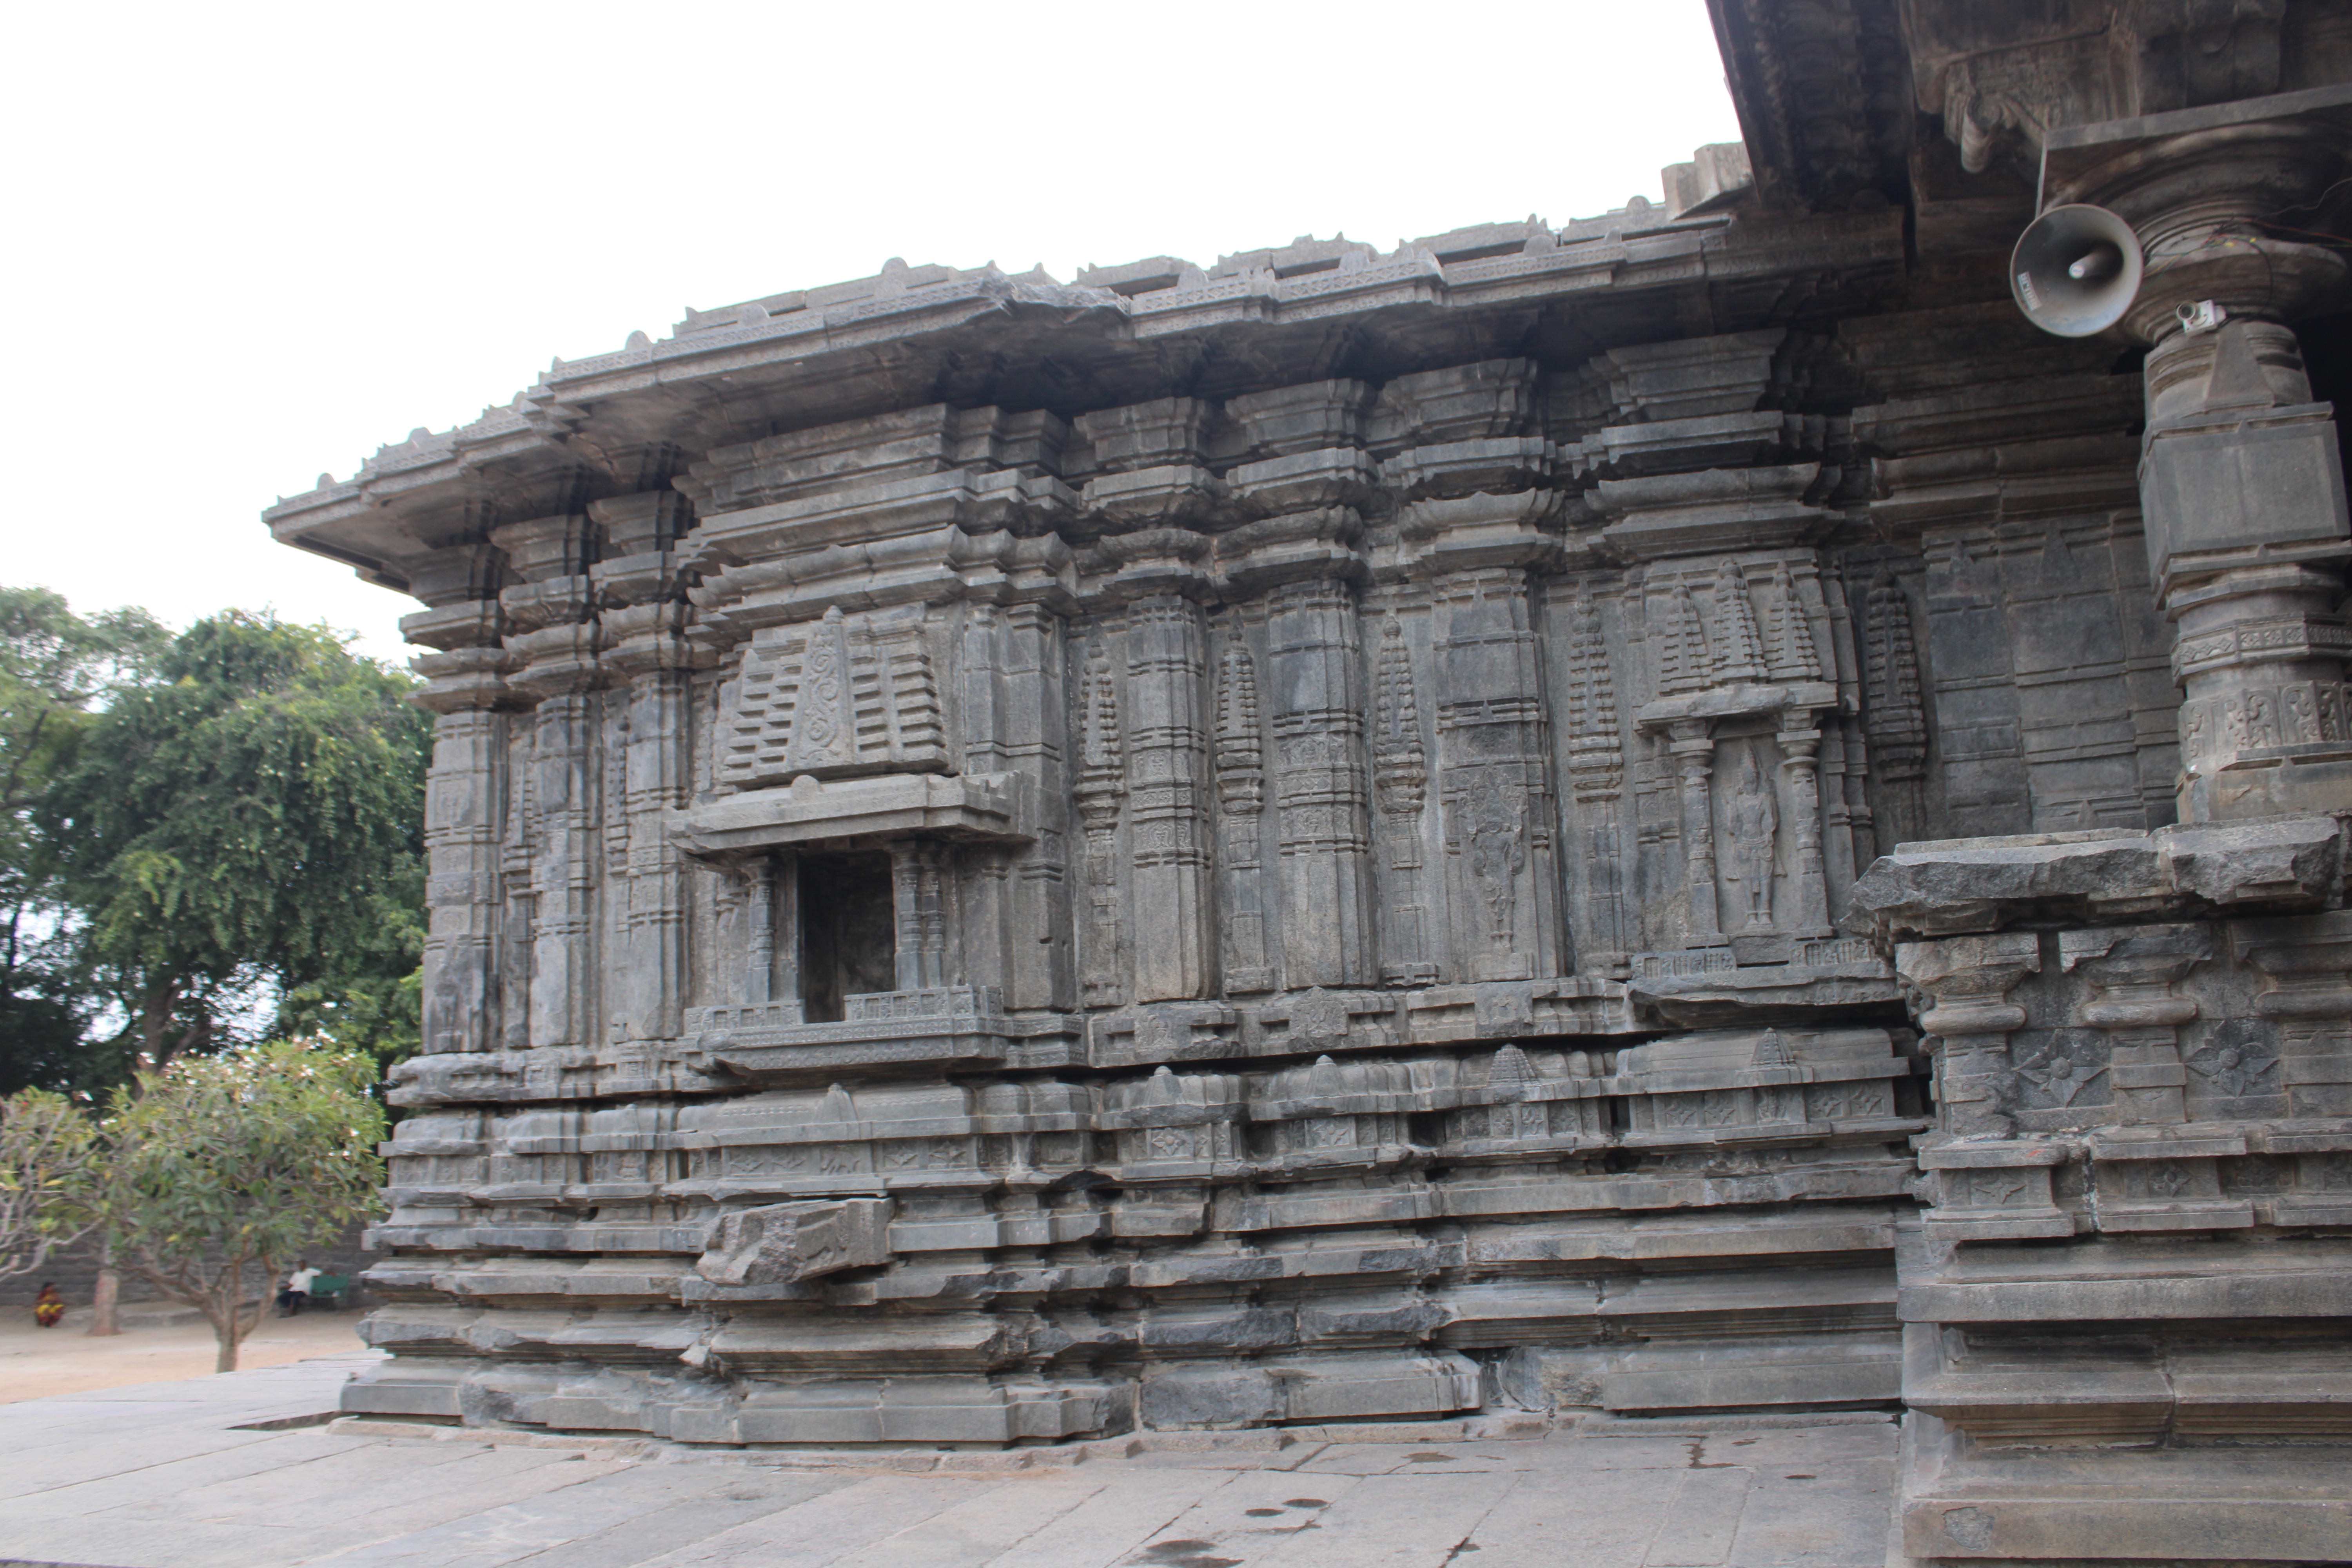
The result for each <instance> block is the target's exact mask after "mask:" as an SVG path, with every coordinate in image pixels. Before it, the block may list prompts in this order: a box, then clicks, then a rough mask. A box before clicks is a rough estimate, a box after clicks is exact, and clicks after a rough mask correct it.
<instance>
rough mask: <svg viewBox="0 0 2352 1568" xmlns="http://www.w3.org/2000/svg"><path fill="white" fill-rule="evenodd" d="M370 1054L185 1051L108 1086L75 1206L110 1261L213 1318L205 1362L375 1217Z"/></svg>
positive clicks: (380, 1131)
mask: <svg viewBox="0 0 2352 1568" xmlns="http://www.w3.org/2000/svg"><path fill="white" fill-rule="evenodd" d="M375 1076H376V1068H375V1062H374V1060H373V1058H370V1057H367V1056H365V1055H362V1054H361V1053H359V1052H355V1051H332V1050H326V1049H321V1048H319V1047H312V1046H309V1045H305V1044H303V1043H301V1042H299V1041H292V1042H289V1041H278V1042H273V1043H271V1044H267V1045H260V1046H252V1047H246V1048H244V1049H241V1050H236V1051H231V1052H227V1053H225V1054H223V1055H220V1056H215V1057H184V1058H181V1059H180V1060H178V1061H175V1062H173V1063H172V1064H171V1066H169V1067H167V1068H164V1069H163V1071H161V1072H142V1073H141V1074H140V1075H139V1077H138V1079H137V1081H136V1083H135V1084H134V1085H132V1086H130V1087H126V1088H121V1089H116V1090H115V1094H114V1100H113V1104H112V1107H111V1111H110V1115H109V1116H108V1117H107V1119H106V1121H105V1124H104V1127H103V1130H102V1131H103V1135H104V1137H105V1140H106V1152H105V1157H104V1159H103V1160H102V1161H101V1162H100V1163H99V1164H98V1167H97V1173H96V1175H95V1176H94V1177H93V1178H92V1179H91V1180H90V1181H89V1182H88V1183H86V1184H83V1186H82V1187H81V1189H80V1197H79V1210H80V1212H82V1213H83V1214H85V1215H89V1216H91V1217H93V1218H98V1219H100V1220H101V1221H102V1222H103V1223H104V1224H105V1225H106V1226H108V1227H109V1229H110V1232H111V1234H112V1236H113V1237H114V1244H115V1249H116V1256H117V1258H118V1261H119V1262H120V1264H121V1267H122V1268H125V1269H126V1270H128V1271H129V1272H130V1273H131V1274H134V1275H136V1276H137V1277H138V1278H140V1279H143V1280H145V1281H146V1282H147V1283H148V1284H150V1285H152V1286H153V1287H154V1288H155V1289H157V1290H159V1291H161V1292H162V1293H163V1295H165V1296H167V1297H169V1298H170V1299H172V1300H175V1301H183V1302H185V1303H187V1304H188V1305H189V1306H192V1307H195V1308H197V1309H198V1310H201V1311H203V1313H204V1314H205V1321H208V1322H210V1323H211V1324H212V1326H213V1337H214V1340H215V1342H216V1343H217V1344H218V1346H219V1347H220V1353H219V1358H218V1361H217V1363H216V1364H217V1369H218V1370H219V1371H222V1372H234V1371H236V1352H237V1347H238V1346H239V1345H240V1344H242V1343H243V1342H245V1337H246V1336H247V1334H249V1333H251V1332H252V1331H253V1330H254V1326H255V1325H256V1324H257V1323H258V1322H259V1321H261V1314H262V1313H263V1312H264V1311H266V1310H268V1305H269V1301H270V1300H271V1297H272V1295H273V1293H274V1291H275V1289H276V1286H277V1283H278V1277H279V1275H280V1274H281V1273H283V1271H284V1270H285V1268H286V1266H287V1265H288V1264H289V1262H291V1261H292V1260H293V1259H294V1258H296V1257H297V1256H299V1254H300V1253H302V1252H303V1251H304V1250H306V1249H307V1248H310V1247H322V1246H324V1245H326V1244H327V1243H329V1242H331V1241H333V1240H334V1239H335V1238H336V1237H339V1236H341V1234H342V1233H343V1232H344V1231H345V1230H347V1229H348V1228H350V1226H352V1224H353V1223H354V1222H356V1221H358V1220H360V1219H362V1218H365V1217H367V1216H369V1215H373V1213H375V1212H376V1203H377V1197H376V1189H377V1187H378V1186H379V1185H381V1184H382V1183H383V1161H382V1160H381V1159H380V1158H378V1157H377V1154H376V1145H377V1143H378V1142H381V1141H382V1139H383V1135H384V1115H383V1106H382V1105H380V1104H379V1103H377V1101H376V1099H375V1097H374V1095H373V1092H372V1089H373V1085H374V1083H375Z"/></svg>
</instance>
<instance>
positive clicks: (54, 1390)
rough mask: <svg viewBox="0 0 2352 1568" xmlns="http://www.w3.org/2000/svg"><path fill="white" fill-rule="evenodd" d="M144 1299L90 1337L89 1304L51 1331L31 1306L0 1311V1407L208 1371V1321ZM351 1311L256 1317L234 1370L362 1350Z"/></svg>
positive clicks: (356, 1317)
mask: <svg viewBox="0 0 2352 1568" xmlns="http://www.w3.org/2000/svg"><path fill="white" fill-rule="evenodd" d="M161 1316H162V1314H161V1313H160V1312H159V1310H157V1309H156V1308H154V1307H152V1306H148V1305H146V1304H145V1303H142V1304H140V1305H139V1306H137V1307H132V1308H128V1309H126V1310H124V1313H123V1317H122V1327H123V1332H121V1333H120V1334H117V1335H115V1336H114V1337H112V1338H111V1339H102V1340H94V1339H91V1338H90V1337H89V1335H88V1334H87V1333H85V1332H84V1331H85V1330H87V1329H88V1328H89V1308H87V1307H77V1308H75V1309H73V1310H70V1311H68V1312H67V1313H66V1316H65V1321H63V1322H61V1323H59V1324H58V1326H57V1327H56V1328H54V1329H44V1328H42V1327H40V1326H39V1325H37V1324H36V1323H35V1322H34V1321H33V1310H32V1309H31V1308H30V1307H6V1308H0V1405H12V1404H14V1403H16V1401H17V1400H20V1399H45V1398H47V1397H48V1396H49V1395H51V1394H88V1393H90V1392H92V1391H93V1390H96V1389H100V1388H119V1387H121V1386H122V1385H123V1384H130V1383H155V1382H160V1381H163V1380H167V1379H168V1380H177V1379H180V1378H187V1377H205V1376H208V1375H209V1374H210V1373H211V1372H212V1370H213V1357H214V1355H215V1353H216V1352H215V1348H214V1344H213V1330H212V1325H211V1324H209V1323H207V1322H205V1321H204V1320H203V1319H201V1318H197V1319H195V1320H194V1321H191V1322H182V1323H173V1322H164V1321H159V1320H160V1318H161ZM361 1316H362V1314H360V1313H358V1312H323V1311H322V1312H305V1313H303V1314H302V1315H301V1316H300V1317H299V1318H279V1317H278V1316H276V1315H275V1314H274V1313H273V1314H270V1315H267V1316H265V1317H263V1319H262V1320H261V1324H260V1326H259V1327H258V1328H257V1329H255V1330H254V1331H253V1332H252V1333H251V1334H250V1335H249V1336H247V1339H246V1342H245V1343H244V1344H243V1345H242V1346H241V1347H239V1350H238V1354H237V1363H236V1364H237V1365H238V1366H239V1367H246V1368H249V1367H258V1366H282V1365H284V1364H285V1363H288V1362H296V1361H307V1360H309V1359H310V1357H312V1356H322V1355H339V1354H346V1353H348V1352H352V1351H354V1350H359V1349H361V1348H362V1346H361V1344H360V1342H359V1340H358V1338H357V1336H356V1335H355V1334H354V1333H353V1332H352V1331H353V1330H354V1329H356V1328H357V1327H358V1325H359V1321H360V1318H361Z"/></svg>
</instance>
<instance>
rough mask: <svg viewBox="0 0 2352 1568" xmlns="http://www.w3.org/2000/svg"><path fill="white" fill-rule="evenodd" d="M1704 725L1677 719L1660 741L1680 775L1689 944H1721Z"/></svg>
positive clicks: (1711, 759)
mask: <svg viewBox="0 0 2352 1568" xmlns="http://www.w3.org/2000/svg"><path fill="white" fill-rule="evenodd" d="M1709 728H1710V726H1709V725H1708V723H1707V721H1706V720H1704V719H1678V720H1676V721H1675V723H1674V726H1673V728H1672V729H1671V730H1670V731H1669V733H1670V735H1671V736H1672V739H1671V740H1669V741H1668V742H1667V743H1666V749H1667V750H1668V751H1669V752H1672V753H1673V755H1674V759H1675V773H1677V774H1678V775H1680V777H1681V779H1682V792H1683V870H1684V884H1683V885H1684V889H1685V896H1686V897H1687V898H1688V900H1689V901H1690V921H1689V931H1690V945H1691V946H1693V947H1719V946H1721V945H1722V943H1723V926H1722V922H1721V921H1720V919H1719V918H1718V915H1717V909H1716V896H1715V789H1714V778H1715V739H1714V737H1713V736H1712V735H1711V734H1710V733H1709V732H1708V731H1709Z"/></svg>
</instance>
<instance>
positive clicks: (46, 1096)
mask: <svg viewBox="0 0 2352 1568" xmlns="http://www.w3.org/2000/svg"><path fill="white" fill-rule="evenodd" d="M96 1152H97V1138H96V1130H95V1129H94V1128H93V1127H92V1126H91V1124H90V1118H89V1113H88V1112H86V1111H85V1110H82V1108H81V1107H80V1106H79V1105H76V1104H75V1103H74V1102H73V1101H72V1100H68V1099H67V1098H66V1097H65V1096H64V1095H61V1094H51V1093H48V1092H47V1091H46V1090H43V1089H26V1090H24V1091H23V1092H22V1093H18V1094H12V1095H10V1096H9V1097H8V1098H7V1099H5V1100H0V1279H11V1278H14V1277H15V1276H16V1275H19V1274H30V1273H32V1272H33V1271H34V1270H35V1269H37V1268H40V1267H41V1266H42V1265H43V1264H45V1263H47V1261H48V1259H49V1254H50V1253H52V1252H54V1251H56V1250H57V1249H58V1247H70V1246H72V1245H73V1244H74V1243H75V1242H76V1241H78V1240H79V1239H80V1238H81V1237H82V1236H83V1235H84V1234H85V1233H87V1232H88V1231H89V1227H90V1226H91V1224H92V1223H93V1219H92V1216H90V1215H89V1214H88V1213H87V1212H86V1211H83V1210H80V1209H79V1208H77V1206H76V1205H74V1203H73V1201H72V1200H73V1197H74V1195H75V1194H77V1193H79V1192H84V1191H87V1190H88V1189H89V1184H90V1181H91V1178H92V1173H93V1160H94V1157H95V1155H96Z"/></svg>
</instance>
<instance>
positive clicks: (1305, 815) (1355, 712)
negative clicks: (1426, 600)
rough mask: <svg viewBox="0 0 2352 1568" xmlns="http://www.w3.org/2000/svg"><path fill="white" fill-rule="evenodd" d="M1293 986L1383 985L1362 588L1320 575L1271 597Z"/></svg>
mask: <svg viewBox="0 0 2352 1568" xmlns="http://www.w3.org/2000/svg"><path fill="white" fill-rule="evenodd" d="M1266 647H1267V661H1268V664H1269V666H1270V668H1271V673H1272V678H1273V690H1274V694H1275V695H1274V711H1273V713H1272V715H1271V717H1272V720H1273V730H1274V745H1275V774H1274V788H1275V808H1276V838H1277V841H1278V844H1279V852H1280V857H1281V866H1282V895H1283V896H1282V909H1283V921H1282V943H1283V979H1284V984H1286V985H1287V986H1289V987H1291V988H1292V989H1297V988H1298V987H1300V986H1307V985H1359V984H1368V983H1369V982H1370V979H1371V973H1370V970H1371V964H1372V954H1371V945H1372V944H1371V942H1370V922H1369V920H1368V905H1369V902H1370V887H1369V881H1370V878H1369V868H1368V866H1367V864H1366V860H1367V858H1368V856H1369V854H1370V848H1371V844H1370V832H1369V829H1368V824H1367V822H1366V813H1365V805H1366V803H1365V798H1364V780H1365V765H1364V703H1363V691H1362V680H1363V675H1362V663H1363V654H1362V649H1361V647H1360V643H1359V638H1358V633H1357V615H1356V595H1355V590H1354V589H1353V588H1352V587H1350V586H1349V584H1346V583H1344V582H1339V581H1335V580H1333V579H1330V578H1317V579H1312V580H1309V581H1307V582H1303V583H1292V584H1286V585H1284V586H1282V587H1278V588H1276V589H1275V590H1274V591H1273V592H1272V593H1271V594H1270V595H1268V596H1267V602H1266Z"/></svg>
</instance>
